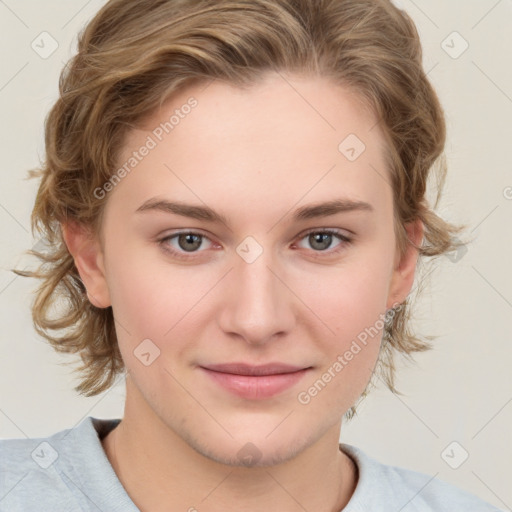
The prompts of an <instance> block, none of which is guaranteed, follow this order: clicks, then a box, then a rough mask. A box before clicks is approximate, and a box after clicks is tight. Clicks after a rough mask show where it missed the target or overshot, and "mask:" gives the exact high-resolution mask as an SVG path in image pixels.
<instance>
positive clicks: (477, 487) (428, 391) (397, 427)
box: [0, 0, 512, 510]
mask: <svg viewBox="0 0 512 512" xmlns="http://www.w3.org/2000/svg"><path fill="white" fill-rule="evenodd" d="M103 3H104V1H103V0H89V1H86V0H82V1H69V0H51V1H46V2H38V1H36V0H25V1H14V0H5V1H0V42H1V48H0V52H1V67H0V106H1V112H2V121H1V123H0V140H1V148H2V151H1V156H2V160H1V171H0V180H1V182H0V228H1V234H2V236H1V238H0V248H1V252H0V254H1V260H0V267H1V268H0V325H1V328H2V330H1V332H2V334H1V337H0V339H1V359H0V393H1V394H0V438H9V437H20V438H21V437H25V436H27V437H42V436H47V435H50V434H52V433H54V432H56V431H59V430H62V429H65V428H70V427H73V426H75V425H77V424H78V423H79V422H80V421H81V420H82V419H83V418H84V417H85V416H89V415H91V416H95V417H100V418H112V417H119V418H120V417H122V413H123V399H124V384H123V383H124V380H123V379H122V378H120V380H119V381H118V382H119V384H118V385H117V386H115V387H113V388H112V389H111V390H109V391H108V392H106V393H104V394H102V395H100V396H96V397H92V398H84V397H81V396H79V395H77V394H76V393H75V392H74V391H73V387H74V386H76V385H77V383H78V381H77V379H76V377H75V376H74V375H73V374H72V367H66V366H63V365H62V364H59V363H62V362H64V361H68V362H70V363H71V362H72V361H73V360H72V359H70V358H64V357H63V356H59V355H57V354H55V353H54V352H53V350H52V349H51V348H50V347H49V346H48V345H47V344H46V343H45V342H44V340H43V339H41V338H39V337H38V336H37V334H36V333H35V331H34V329H33V326H32V321H31V313H30V303H31V298H32V296H31V292H32V291H33V289H34V288H35V286H36V284H37V283H36V282H34V280H31V279H25V278H22V277H17V276H16V275H15V274H13V273H12V272H10V269H11V268H25V267H26V266H27V265H28V266H30V267H31V268H33V266H34V264H35V261H34V260H32V259H30V258H28V257H26V256H24V255H23V252H24V251H25V250H27V249H29V248H31V247H32V246H33V245H34V244H35V243H36V242H37V240H36V239H33V238H32V236H31V233H30V213H31V210H32V206H33V202H34V198H35V193H36V190H37V182H36V180H29V181H27V180H25V177H26V171H27V169H29V168H33V167H36V166H37V165H39V159H40V158H42V157H43V154H44V145H43V122H44V118H45V116H46V114H47V112H48V110H49V108H50V106H51V105H52V103H53V102H54V101H55V99H56V94H57V86H58V77H59V73H60V71H61V68H62V66H63V64H64V62H65V61H66V60H67V59H68V57H69V56H70V55H71V54H72V53H74V51H75V47H76V35H77V33H78V32H79V30H80V29H81V28H82V27H83V26H84V25H85V23H86V22H87V21H88V20H89V19H90V18H91V17H92V16H93V15H94V14H95V13H96V12H97V10H98V9H99V8H100V7H101V6H102V5H103ZM396 4H397V5H398V6H399V7H401V8H403V9H405V10H406V11H407V12H408V13H409V14H410V15H411V16H412V18H413V20H414V21H415V23H416V25H417V27H418V31H419V32H420V37H421V39H422V44H423V49H424V67H425V70H426V71H427V72H428V76H429V78H430V79H431V81H432V83H433V85H434V87H435V88H436V90H437V92H438V94H439V97H440V99H441V103H442V104H443V107H444V109H445V113H446V118H447V124H448V142H447V146H446V155H447V158H448V164H449V176H448V180H447V183H446V187H445V192H444V196H443V200H442V202H441V205H440V207H439V209H438V213H440V214H441V215H442V216H443V217H444V218H446V219H447V220H450V221H452V222H456V223H465V224H467V225H468V226H469V227H468V233H469V234H470V235H471V236H474V237H475V238H476V240H475V242H473V243H471V244H469V245H468V246H467V247H466V250H465V251H463V252H462V253H460V254H458V255H455V256H454V257H453V258H448V257H444V256H443V257H442V258H440V259H439V260H438V266H437V267H436V269H435V270H434V271H433V272H432V273H431V274H430V282H431V284H430V285H429V286H428V287H427V288H426V289H425V291H424V292H423V293H422V295H421V296H420V299H419V302H418V308H417V313H416V317H415V322H414V327H415V329H416V330H417V331H418V332H419V333H420V334H432V335H437V336H438V338H437V340H436V341H435V350H434V351H431V352H428V353H424V354H420V355H417V356H416V361H417V364H416V365H410V364H409V365H406V364H402V365H401V367H400V369H399V374H398V381H397V385H398V388H399V389H400V390H401V391H402V392H403V393H404V395H403V396H395V395H393V394H392V393H390V392H389V391H387V390H386V389H384V387H383V386H382V385H381V386H380V387H379V389H377V390H374V391H373V393H372V394H371V395H370V396H369V397H368V398H367V399H366V400H365V401H364V402H363V403H362V405H361V406H360V408H359V415H358V417H356V418H354V419H353V420H352V422H350V423H349V424H347V425H346V426H344V428H343V430H342V436H341V441H342V442H345V443H349V444H354V445H356V446H359V447H361V448H362V449H364V450H365V451H366V452H367V453H368V454H370V455H372V456H373V457H375V458H377V459H379V460H381V461H382V462H385V463H388V464H393V465H398V466H402V467H406V468H409V469H414V470H417V471H422V472H425V473H428V474H430V475H432V476H434V475H435V476H436V477H437V478H439V479H442V480H445V481H448V482H451V483H453V484H455V485H457V486H459V487H461V488H464V489H466V490H468V491H470V492H472V493H474V494H476V495H479V496H480V497H482V498H483V499H485V500H486V501H488V502H490V503H492V504H494V505H496V506H498V507H499V508H503V509H507V510H511V507H512V488H511V486H510V480H511V477H512V467H511V461H512V442H511V431H512V385H511V384H512V381H511V372H510V363H511V356H512V343H511V341H512V336H511V327H510V319H511V318H512V272H511V270H510V262H511V261H512V258H511V252H512V248H511V243H510V233H511V229H510V222H511V220H512V172H511V171H512V152H511V132H512V130H511V126H510V120H511V119H512V59H511V57H512V56H511V53H510V48H512V1H511V0H500V1H498V0H478V1H476V0H473V1H469V2H468V1H467V0H451V1H449V2H447V1H446V0H428V1H427V0H414V1H412V0H402V1H401V2H398V1H397V2H396ZM455 31H456V32H457V33H458V34H459V35H457V34H453V32H455ZM42 32H47V33H49V34H50V35H51V38H53V39H54V40H55V41H56V42H57V43H58V48H57V50H56V51H55V52H54V53H53V54H52V55H50V56H48V57H47V56H46V55H43V56H41V55H40V54H38V53H36V51H34V49H33V48H32V43H33V41H35V43H34V46H35V44H39V46H40V47H41V46H43V43H41V41H42V39H41V38H46V39H44V48H46V50H45V51H49V50H50V49H51V39H50V38H49V37H48V35H44V34H43V35H42V36H41V33H42ZM466 44H468V45H469V46H468V48H467V49H466V50H465V51H464V52H463V53H462V50H463V49H464V48H465V45H466ZM39 51H40V52H42V51H43V49H42V48H41V49H40V50H39ZM459 54H460V55H459ZM43 57H47V58H43ZM454 441H455V442H457V443H458V444H457V445H451V443H453V442H454ZM450 445H451V446H450ZM447 447H449V448H448V450H447V451H446V452H445V449H446V448H447ZM465 452H467V453H468V454H469V457H468V458H467V460H466V461H464V462H463V463H462V464H461V465H460V467H458V468H457V469H453V468H452V467H450V465H449V464H448V463H447V462H446V460H448V461H449V462H450V463H451V465H452V466H453V465H456V464H457V463H458V462H460V461H461V460H462V458H463V457H464V456H465ZM442 453H445V456H444V458H443V456H442ZM447 455H448V456H447Z"/></svg>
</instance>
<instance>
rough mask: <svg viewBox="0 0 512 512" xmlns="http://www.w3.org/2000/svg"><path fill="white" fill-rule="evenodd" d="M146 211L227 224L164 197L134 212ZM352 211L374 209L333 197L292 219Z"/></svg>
mask: <svg viewBox="0 0 512 512" xmlns="http://www.w3.org/2000/svg"><path fill="white" fill-rule="evenodd" d="M147 211H161V212H165V213H173V214H175V215H181V216H182V217H189V218H192V219H197V220H203V221H207V222H214V223H215V222H217V223H222V224H225V225H228V224H229V222H228V219H227V218H226V217H225V216H224V215H223V214H221V213H219V212H216V211H215V210H212V209H211V208H209V207H208V206H196V205H191V204H186V203H182V202H172V201H168V200H165V199H158V198H156V197H153V198H151V199H148V200H147V201H145V202H144V203H143V204H142V205H141V206H140V207H139V208H137V210H136V211H135V213H142V212H147ZM352 211H362V212H364V211H366V212H374V211H375V210H374V208H373V206H372V205H371V204H369V203H366V202H364V201H355V200H352V199H334V200H332V201H327V202H323V203H314V204H311V205H308V206H302V207H300V208H298V209H297V210H296V211H295V212H294V214H293V217H292V220H293V221H294V222H297V221H304V220H309V219H315V218H318V217H328V216H330V215H336V214H337V213H343V212H352Z"/></svg>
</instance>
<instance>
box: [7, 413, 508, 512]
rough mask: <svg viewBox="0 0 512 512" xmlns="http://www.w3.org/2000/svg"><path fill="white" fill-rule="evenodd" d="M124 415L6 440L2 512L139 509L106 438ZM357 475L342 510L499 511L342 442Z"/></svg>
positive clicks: (118, 511)
mask: <svg viewBox="0 0 512 512" xmlns="http://www.w3.org/2000/svg"><path fill="white" fill-rule="evenodd" d="M120 421H121V420H120V419H110V420H105V419H98V418H93V417H92V416H88V417H87V418H85V419H83V420H82V421H81V422H80V424H79V425H78V426H76V427H74V428H71V429H66V430H62V431H60V432H57V433H56V434H53V435H52V436H49V437H46V438H34V439H4V440H0V512H36V511H37V512H42V511H52V512H84V511H87V512H89V511H90V512H140V511H139V509H138V508H137V507H136V506H135V504H134V503H133V502H132V500H131V499H130V497H129V495H128V493H127V492H126V490H125V489H124V487H123V486H122V484H121V482H120V481H119V479H118V478H117V475H116V473H115V472H114V470H113V468H112V466H111V465H110V462H109V460H108V458H107V456H106V454H105V452H104V450H103V446H102V445H101V439H103V437H104V436H106V435H107V433H108V432H110V431H111V430H112V429H113V428H115V427H116V426H117V425H118V424H119V422H120ZM340 447H341V449H342V450H343V451H344V452H345V453H346V454H347V455H349V456H350V457H352V459H353V460H354V461H355V463H356V464H357V467H358V469H359V480H358V483H357V487H356V490H355V492H354V494H353V495H352V497H351V499H350V501H349V503H348V505H347V506H346V507H345V508H344V509H343V512H398V511H400V512H413V511H415V512H433V511H436V512H459V511H460V512H498V511H499V509H497V508H495V507H493V506H491V505H489V504H487V503H485V502H484V501H482V500H481V499H479V498H477V497H476V496H474V495H472V494H470V493H468V492H466V491H463V490H461V489H459V488H457V487H455V486H453V485H451V484H448V483H445V482H443V481H440V480H438V479H436V478H434V477H432V476H429V475H426V474H423V473H419V472H415V471H411V470H408V469H403V468H400V467H396V466H388V465H384V464H382V463H380V462H378V461H377V460H375V459H373V458H371V457H370V456H368V455H366V454H365V453H364V452H363V451H361V450H360V449H359V448H356V447H354V446H351V445H348V444H341V445H340Z"/></svg>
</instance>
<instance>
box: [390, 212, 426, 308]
mask: <svg viewBox="0 0 512 512" xmlns="http://www.w3.org/2000/svg"><path fill="white" fill-rule="evenodd" d="M404 228H405V230H406V232H407V237H408V239H409V243H408V245H407V249H406V251H405V253H404V254H403V255H402V257H401V258H400V259H399V261H397V262H396V266H395V268H394V270H393V274H392V277H391V283H390V287H389V294H388V304H387V306H386V307H387V308H392V307H393V305H396V304H399V303H402V302H403V301H404V300H405V299H406V298H407V295H408V294H409V292H410V291H411V289H412V285H413V283H414V276H415V273H416V264H417V262H418V256H419V251H418V249H416V247H415V246H418V247H420V246H421V244H422V241H423V233H424V226H423V222H421V220H419V219H418V220H416V221H414V222H411V223H409V224H406V225H405V226H404ZM413 244H414V245H413Z"/></svg>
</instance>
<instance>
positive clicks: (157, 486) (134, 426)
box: [102, 395, 358, 512]
mask: <svg viewBox="0 0 512 512" xmlns="http://www.w3.org/2000/svg"><path fill="white" fill-rule="evenodd" d="M127 396H128V395H127ZM146 407H147V410H145V409H143V410H141V404H140V403H137V408H136V409H135V408H134V407H131V406H130V403H129V401H128V400H127V402H126V408H125V415H124V418H123V420H122V421H121V423H120V424H119V425H118V426H117V427H116V428H115V429H114V430H112V431H111V432H110V433H109V434H108V435H107V436H106V437H105V438H104V439H103V440H102V444H103V448H104V450H105V453H106V455H107V458H108V459H109V461H110V463H111V465H112V467H113V469H114V471H115V472H116V474H117V476H118V478H119V480H120V482H121V483H122V485H123V487H124V488H125V489H126V491H127V493H128V495H129V496H130V498H131V500H132V501H133V502H134V503H135V505H136V506H137V507H138V508H139V510H141V512H146V511H147V512H149V511H151V512H160V511H162V512H163V511H168V510H184V511H189V512H196V511H200V512H210V511H218V510H223V511H225V512H231V511H235V510H236V511H238V510H244V511H247V512H252V511H261V510H265V508H267V509H271V510H280V511H282V512H298V511H300V512H303V511H304V510H315V511H316V512H338V511H340V510H342V509H343V508H344V507H345V505H346V504H347V503H348V501H349V500H350V497H351V496H352V494H353V492H354V490H355V487H356V484H357V479H358V475H357V466H356V465H355V463H354V461H352V459H351V458H350V457H348V456H347V455H346V454H345V453H343V452H342V451H341V450H340V449H339V432H340V428H341V423H339V424H337V425H335V426H334V427H332V428H331V429H330V430H329V431H328V432H326V433H325V434H324V436H323V437H322V438H321V439H319V440H317V441H316V442H314V443H312V444H311V445H310V446H308V447H307V448H306V449H305V450H303V451H301V452H300V453H297V455H296V456H295V457H294V458H291V459H289V460H287V461H285V462H281V463H278V464H275V465H271V466H266V467H250V468H249V467H244V466H232V465H226V464H222V463H219V462H217V461H215V460H213V459H212V458H209V457H208V456H206V455H205V454H204V453H200V452H199V451H196V450H195V449H193V448H192V447H191V444H192V445H193V444H194V443H190V444H189V443H188V442H187V440H185V439H183V438H182V437H180V436H178V435H177V434H176V433H175V432H174V431H173V430H171V429H170V428H169V427H168V426H167V425H166V424H165V423H163V422H162V421H161V420H160V418H159V417H158V416H156V415H155V414H154V412H153V411H152V410H151V409H150V408H149V406H147V404H146ZM135 410H136V411H137V414H133V413H132V411H135Z"/></svg>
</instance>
